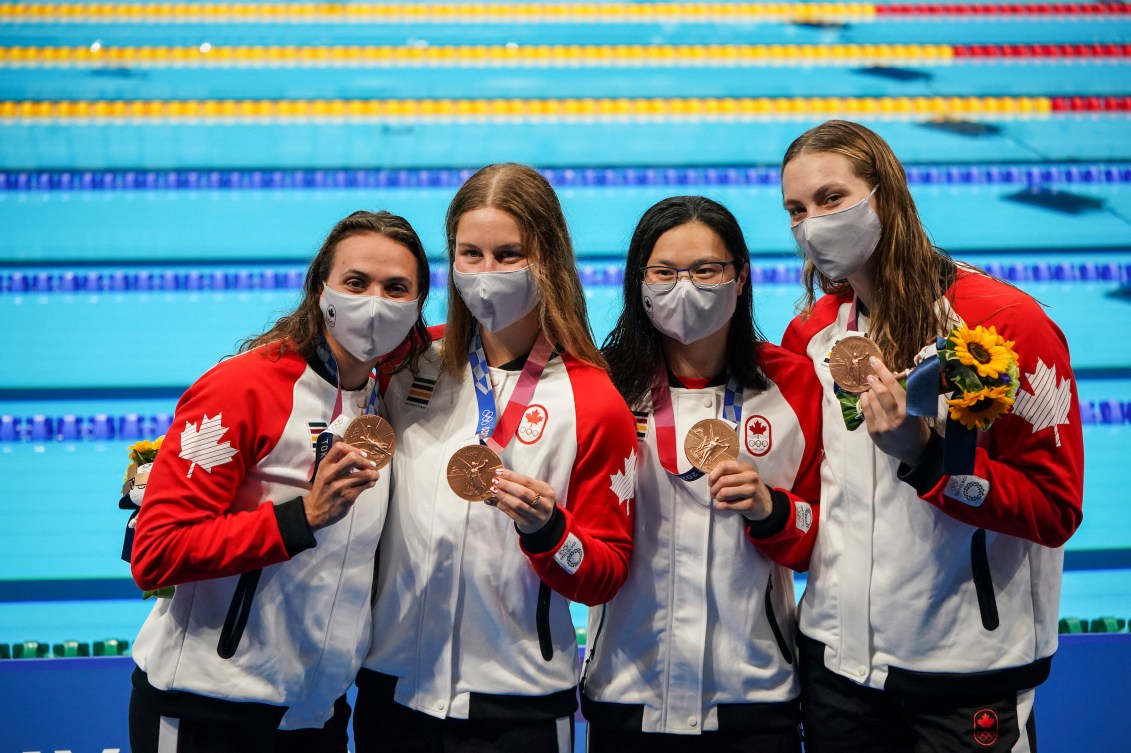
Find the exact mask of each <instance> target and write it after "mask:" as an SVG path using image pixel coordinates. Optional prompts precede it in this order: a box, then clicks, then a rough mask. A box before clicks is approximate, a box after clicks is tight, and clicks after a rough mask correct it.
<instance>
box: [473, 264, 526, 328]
mask: <svg viewBox="0 0 1131 753" xmlns="http://www.w3.org/2000/svg"><path fill="white" fill-rule="evenodd" d="M452 281H453V282H455V286H456V290H458V291H459V295H460V298H462V299H463V302H464V303H465V304H467V308H468V309H469V310H470V311H471V315H472V316H474V317H475V318H476V320H478V322H479V323H480V324H482V325H483V326H484V327H486V328H487V331H488V332H498V331H499V330H503V329H506V328H507V327H509V326H510V325H512V324H514V323H515V322H517V321H518V320H519V319H521V318H522V317H524V316H526V315H527V314H529V313H530V312H531V311H533V310H534V307H535V306H537V305H538V302H539V301H541V300H542V294H541V293H540V292H539V291H538V283H536V282H535V281H534V275H533V274H532V273H531V269H530V267H523V268H522V269H516V270H514V271H513V272H460V271H458V270H456V269H455V268H454V267H453V268H452Z"/></svg>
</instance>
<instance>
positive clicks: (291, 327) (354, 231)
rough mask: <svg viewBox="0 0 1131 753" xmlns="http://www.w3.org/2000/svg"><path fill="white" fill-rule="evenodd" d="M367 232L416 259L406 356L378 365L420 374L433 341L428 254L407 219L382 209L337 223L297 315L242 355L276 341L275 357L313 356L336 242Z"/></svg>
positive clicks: (311, 271)
mask: <svg viewBox="0 0 1131 753" xmlns="http://www.w3.org/2000/svg"><path fill="white" fill-rule="evenodd" d="M364 233H376V234H377V235H383V236H384V237H386V238H388V239H389V240H391V241H396V242H397V243H400V244H401V245H402V246H404V247H405V248H407V249H408V250H409V251H410V252H411V253H412V256H413V258H414V259H416V291H417V293H418V299H417V300H418V303H419V310H420V313H419V314H418V315H417V317H416V323H415V324H413V325H412V331H411V332H410V333H409V336H408V340H409V342H410V345H409V347H408V352H407V353H406V352H404V349H403V348H398V349H397V350H396V351H394V353H396V354H397V356H398V358H396V359H395V360H390V361H387V362H385V363H382V364H381V367H380V368H381V370H382V371H383V372H385V373H389V374H392V373H396V372H397V371H400V370H401V369H403V368H404V367H405V366H408V367H409V368H411V369H412V371H413V372H416V371H417V364H418V362H419V359H420V355H421V354H422V353H423V352H424V351H426V350H427V349H428V344H429V343H430V342H431V340H430V338H429V337H428V330H427V328H426V326H425V322H424V304H425V302H426V300H427V299H428V287H429V282H430V280H429V272H428V257H427V255H426V254H425V253H424V245H423V244H422V243H421V242H420V238H419V236H417V234H416V231H415V230H413V229H412V225H410V224H408V220H406V219H405V218H403V217H400V216H398V215H395V214H392V213H391V212H386V211H384V210H382V211H380V212H366V211H357V212H354V213H352V214H350V215H349V216H348V217H345V218H343V219H342V220H339V221H338V223H337V224H336V225H334V227H333V229H331V230H330V234H329V235H327V236H326V240H325V241H323V242H322V248H320V249H319V250H318V253H317V254H316V255H315V256H314V259H313V260H311V262H310V266H309V267H308V268H307V270H306V281H305V282H304V283H303V286H302V290H303V293H302V301H300V302H299V304H298V306H297V307H296V308H295V310H294V311H292V312H291V313H289V314H287V315H285V316H283V317H280V318H279V320H278V321H276V322H275V324H273V325H272V326H271V327H270V328H269V329H268V330H267V331H266V332H264V333H263V334H261V335H256V336H254V337H249V338H248V339H247V340H244V341H243V342H242V343H241V344H240V352H241V353H242V352H244V351H245V350H251V349H252V348H256V347H259V346H260V345H268V344H272V343H274V344H277V345H278V349H277V350H275V349H272V350H273V353H272V354H273V355H279V356H281V355H282V354H283V353H285V352H287V351H288V350H294V351H297V352H298V353H299V354H301V355H302V356H303V357H304V358H309V357H310V356H311V355H312V354H313V353H314V342H315V340H317V339H318V338H320V337H322V330H323V326H324V320H323V316H322V309H321V308H320V307H319V305H318V302H319V298H320V296H321V287H322V285H324V284H325V283H326V280H328V279H329V277H330V269H331V267H333V266H334V252H335V251H336V250H337V248H338V244H339V243H341V242H342V241H344V240H345V239H346V238H349V237H351V236H354V235H361V234H364ZM400 356H403V357H400Z"/></svg>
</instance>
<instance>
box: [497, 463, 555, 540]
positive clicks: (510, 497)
mask: <svg viewBox="0 0 1131 753" xmlns="http://www.w3.org/2000/svg"><path fill="white" fill-rule="evenodd" d="M494 484H495V485H494V486H493V487H491V491H492V492H494V494H495V496H494V497H492V498H491V499H488V500H487V504H488V505H491V506H492V507H498V508H499V509H500V510H502V511H503V512H504V513H506V515H507V517H509V518H510V519H511V520H513V521H514V522H515V525H517V526H518V530H520V531H522V532H523V533H534V532H535V531H538V530H539V529H541V528H542V527H543V526H544V525H546V523H547V522H549V520H550V516H551V515H552V514H553V512H554V505H556V504H557V499H558V495H557V494H556V493H555V492H554V488H553V487H552V486H550V485H549V484H547V483H546V482H545V481H539V480H538V479H536V478H530V477H529V476H523V475H522V474H521V473H515V472H514V471H512V470H508V469H506V468H499V469H497V470H496V471H495V479H494Z"/></svg>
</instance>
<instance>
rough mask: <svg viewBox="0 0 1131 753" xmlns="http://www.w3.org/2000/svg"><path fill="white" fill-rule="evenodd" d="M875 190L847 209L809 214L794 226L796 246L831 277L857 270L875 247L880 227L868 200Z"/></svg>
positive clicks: (845, 276) (836, 277)
mask: <svg viewBox="0 0 1131 753" xmlns="http://www.w3.org/2000/svg"><path fill="white" fill-rule="evenodd" d="M875 192H876V189H875V188H873V189H872V193H870V194H868V195H867V196H865V197H864V198H863V199H862V200H861V201H860V202H858V203H856V204H853V205H852V206H850V207H849V208H848V209H841V210H839V211H836V212H830V213H828V214H822V215H818V216H816V217H809V218H807V219H804V220H802V221H801V222H799V223H797V224H796V225H794V226H793V237H794V238H795V239H796V240H797V247H798V248H800V249H801V251H802V252H803V253H804V254H805V256H806V257H807V258H808V259H809V260H810V261H811V262H813V266H815V267H816V268H817V270H818V271H819V272H820V273H821V274H823V275H824V276H825V277H827V278H829V279H830V280H843V279H845V278H847V277H848V276H849V275H850V274H852V273H854V272H858V271H860V270H861V269H863V268H864V265H865V264H866V263H867V262H868V259H870V258H871V256H872V253H873V252H874V251H875V250H876V246H877V245H878V244H879V242H880V232H881V230H882V228H881V226H880V218H879V217H877V216H876V213H875V212H873V211H872V206H871V205H870V204H869V203H868V199H870V198H871V197H872V194H874V193H875Z"/></svg>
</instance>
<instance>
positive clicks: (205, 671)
mask: <svg viewBox="0 0 1131 753" xmlns="http://www.w3.org/2000/svg"><path fill="white" fill-rule="evenodd" d="M428 274H429V273H428V263H427V259H426V257H425V254H424V249H423V247H422V246H421V244H420V240H419V238H417V236H416V233H415V232H414V231H413V229H412V228H411V227H410V226H409V224H408V223H407V222H406V221H405V220H404V219H402V218H400V217H398V216H396V215H392V214H389V213H388V212H377V213H374V212H354V213H353V214H351V215H349V216H348V217H346V218H345V219H343V220H341V221H340V222H338V223H337V225H335V226H334V228H333V230H331V232H330V234H329V236H328V237H327V238H326V241H325V243H323V245H322V248H321V250H320V251H319V252H318V254H317V256H315V257H314V260H313V261H312V262H311V264H310V267H309V269H308V270H307V275H306V282H305V285H304V288H303V298H302V300H301V302H300V303H299V305H298V307H297V308H296V309H295V310H294V311H293V312H292V313H290V314H287V315H286V316H284V317H282V318H281V319H279V320H278V321H277V322H276V323H275V325H274V326H272V327H271V328H270V329H269V330H268V331H267V332H266V333H264V334H262V335H259V336H258V337H254V338H252V339H250V340H249V341H247V342H246V343H245V344H244V346H243V347H242V348H241V351H242V352H241V353H240V354H239V355H237V356H234V357H232V358H229V359H227V360H224V361H222V362H221V363H219V364H218V365H216V366H215V367H213V368H212V369H211V370H210V371H208V372H207V373H206V374H205V375H204V376H202V377H201V378H200V379H199V380H197V382H196V383H195V384H193V385H192V386H191V387H189V389H188V390H187V391H186V392H185V394H184V396H183V397H182V398H181V400H180V402H179V404H178V405H177V409H176V414H175V417H174V420H173V426H172V428H171V429H170V431H169V434H168V436H167V437H166V438H165V442H164V445H163V446H162V449H161V452H160V453H159V454H158V457H157V460H156V463H155V465H154V468H153V471H152V473H151V475H150V477H149V483H148V485H147V487H146V491H145V497H144V501H143V503H142V507H141V512H140V515H139V517H138V521H137V532H136V536H135V539H134V543H133V548H132V566H133V573H134V578H135V579H136V580H137V582H138V585H139V586H141V587H142V588H143V589H158V588H165V587H168V586H175V587H176V588H175V591H174V593H173V596H172V598H169V599H166V598H162V599H159V600H158V602H157V604H156V605H155V606H154V609H153V612H152V613H151V614H150V616H149V618H148V619H147V620H146V622H145V624H144V625H143V626H142V628H141V632H140V634H139V635H138V638H137V641H136V642H135V644H134V652H133V656H134V660H135V661H136V662H137V667H138V668H137V670H136V671H135V673H134V677H133V685H134V692H133V697H132V699H131V702H130V744H131V748H132V750H134V751H137V752H138V753H145V752H146V751H150V752H152V753H156V752H157V751H177V753H197V752H198V751H199V752H200V753H217V752H219V753H224V752H225V751H231V752H232V753H237V752H239V753H247V752H248V751H252V752H256V751H264V752H271V753H274V752H277V751H296V752H297V751H302V752H303V753H308V752H310V751H313V752H315V753H320V752H322V751H325V752H327V753H329V752H330V751H334V752H335V753H336V752H337V751H344V750H345V749H346V744H347V737H348V735H347V732H348V726H347V725H348V719H349V713H350V709H349V706H348V705H347V704H346V702H345V693H346V690H347V689H348V688H349V686H350V683H351V681H352V680H353V678H354V676H355V675H356V673H357V670H358V668H359V667H360V665H361V660H362V659H363V658H364V656H365V652H366V651H367V650H368V648H369V643H370V623H371V619H372V611H371V608H370V604H369V597H370V594H371V592H372V587H373V576H374V573H373V557H374V552H375V550H376V548H377V543H378V539H379V537H380V536H381V530H382V526H383V524H384V520H385V514H386V510H387V505H388V496H389V477H388V472H387V471H385V472H382V471H381V469H382V468H383V467H384V466H385V465H386V464H387V463H388V461H389V460H390V458H391V454H392V453H393V451H394V449H395V448H394V445H393V441H392V431H391V429H390V428H389V427H388V424H387V423H386V422H385V421H384V419H382V418H381V417H380V416H379V415H378V414H379V413H380V412H381V410H380V409H381V406H380V398H379V395H378V381H377V379H375V378H374V376H373V371H374V369H375V367H377V365H378V364H379V363H380V364H381V368H380V370H381V372H382V375H383V376H384V375H386V374H387V375H391V374H393V373H395V372H398V371H400V370H402V369H405V368H406V367H415V365H416V362H417V361H418V359H419V357H420V355H421V352H422V351H423V350H425V349H426V348H427V342H428V339H427V338H428V334H427V332H426V331H425V329H424V322H423V320H422V318H421V311H422V309H423V306H424V301H425V298H426V296H427V294H428V283H429V277H428ZM343 435H344V438H345V440H346V441H336V440H340V439H341V438H342V437H343Z"/></svg>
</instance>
